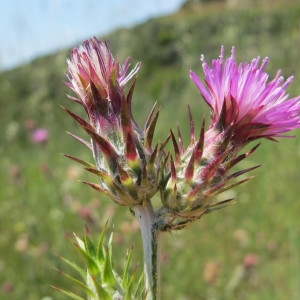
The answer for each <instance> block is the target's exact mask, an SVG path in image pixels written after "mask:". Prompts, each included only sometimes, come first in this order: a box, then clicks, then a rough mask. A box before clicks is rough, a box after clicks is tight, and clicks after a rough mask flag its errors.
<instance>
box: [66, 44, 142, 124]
mask: <svg viewBox="0 0 300 300" xmlns="http://www.w3.org/2000/svg"><path fill="white" fill-rule="evenodd" d="M67 63H68V70H69V74H67V77H68V79H69V83H67V85H68V86H69V87H70V88H71V89H72V90H73V91H74V92H75V93H76V94H77V95H78V97H79V98H78V99H76V98H73V97H70V98H71V99H72V100H74V101H76V102H78V103H80V104H82V105H83V106H84V108H85V110H86V112H87V113H88V115H89V117H90V120H91V123H93V125H95V126H99V129H100V130H101V129H102V130H105V128H106V127H107V126H108V127H110V126H111V125H112V126H116V125H117V124H116V123H118V116H120V111H121V104H122V100H124V98H125V95H124V86H125V85H126V83H127V82H128V81H129V80H130V79H131V78H132V77H133V76H134V75H135V74H136V73H137V72H138V70H139V68H140V63H138V64H137V65H136V66H135V68H134V69H133V70H132V71H130V72H129V73H128V69H129V66H130V63H129V57H128V58H127V59H126V60H125V63H124V65H120V63H119V62H118V61H116V60H115V59H114V57H113V55H112V53H111V51H110V49H109V46H108V43H107V42H105V43H103V42H100V41H99V40H97V39H96V38H92V39H91V40H87V41H85V42H84V43H83V45H81V46H80V47H78V48H74V49H73V50H72V53H71V58H70V59H68V60H67ZM128 105H130V103H128Z"/></svg>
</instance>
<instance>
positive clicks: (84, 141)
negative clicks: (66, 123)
mask: <svg viewBox="0 0 300 300" xmlns="http://www.w3.org/2000/svg"><path fill="white" fill-rule="evenodd" d="M67 134H69V135H70V136H71V137H72V138H74V139H75V140H77V141H78V142H80V143H81V144H83V145H84V146H86V147H87V148H88V149H89V150H91V151H92V146H91V143H89V142H87V141H86V140H84V139H82V138H80V137H79V136H77V135H75V134H73V133H71V132H68V131H67Z"/></svg>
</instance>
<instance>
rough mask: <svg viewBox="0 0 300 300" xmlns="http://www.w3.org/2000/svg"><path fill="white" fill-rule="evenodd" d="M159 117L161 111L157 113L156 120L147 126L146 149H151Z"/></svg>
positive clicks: (152, 120)
mask: <svg viewBox="0 0 300 300" xmlns="http://www.w3.org/2000/svg"><path fill="white" fill-rule="evenodd" d="M158 116H159V110H158V111H157V112H156V114H155V116H154V118H153V119H152V116H151V120H149V122H150V124H149V126H147V129H146V132H145V148H146V149H151V144H152V140H153V136H154V131H155V127H156V123H157V119H158Z"/></svg>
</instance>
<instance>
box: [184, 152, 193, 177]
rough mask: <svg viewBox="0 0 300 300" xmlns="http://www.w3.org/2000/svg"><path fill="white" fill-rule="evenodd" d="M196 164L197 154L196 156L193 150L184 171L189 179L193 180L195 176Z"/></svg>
mask: <svg viewBox="0 0 300 300" xmlns="http://www.w3.org/2000/svg"><path fill="white" fill-rule="evenodd" d="M194 164H195V156H194V152H192V155H191V158H190V160H189V162H188V165H187V167H186V169H185V172H184V177H185V179H186V180H187V181H189V180H192V179H193V177H194Z"/></svg>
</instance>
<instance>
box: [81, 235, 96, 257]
mask: <svg viewBox="0 0 300 300" xmlns="http://www.w3.org/2000/svg"><path fill="white" fill-rule="evenodd" d="M83 241H84V246H85V249H86V252H87V253H88V254H89V255H90V256H91V257H96V246H95V243H94V241H93V240H92V239H91V237H90V236H89V234H85V235H84V239H83Z"/></svg>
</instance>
